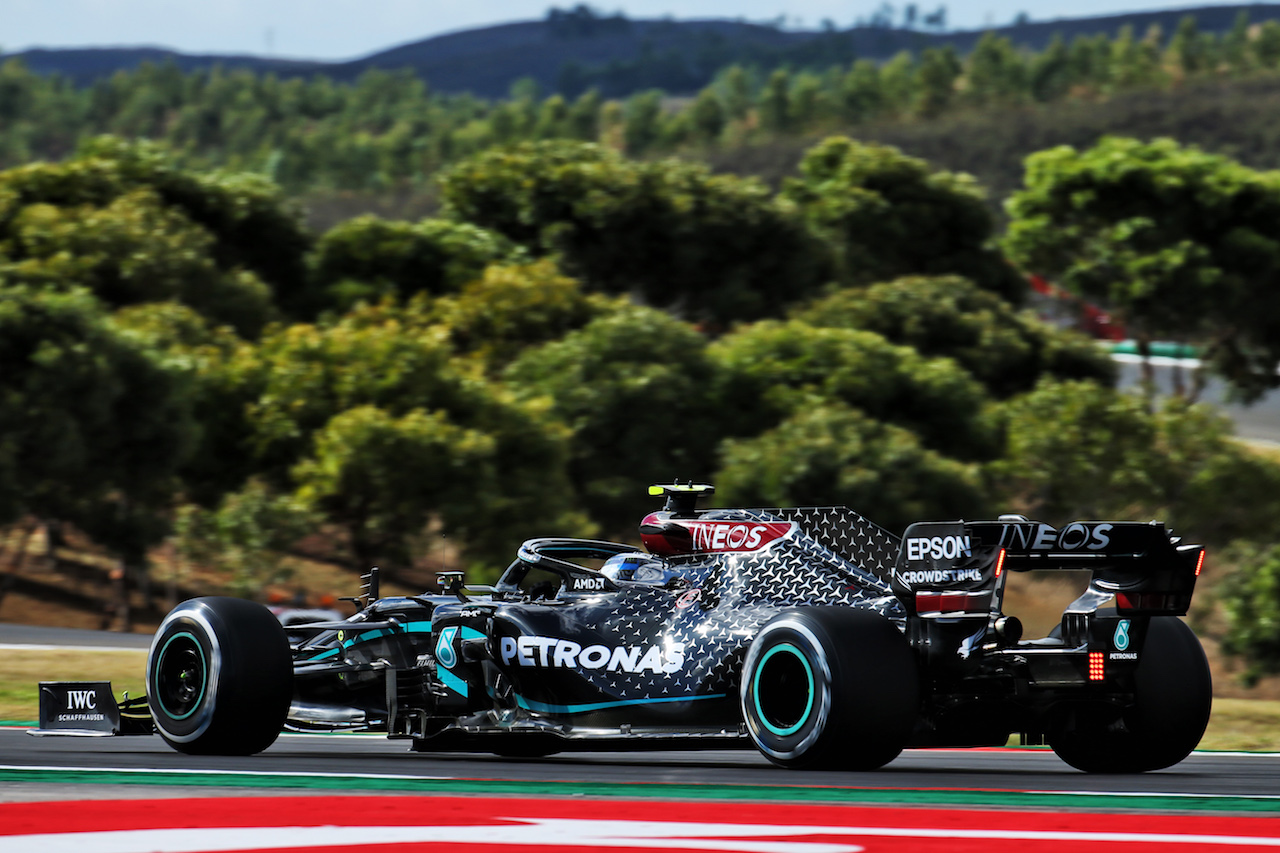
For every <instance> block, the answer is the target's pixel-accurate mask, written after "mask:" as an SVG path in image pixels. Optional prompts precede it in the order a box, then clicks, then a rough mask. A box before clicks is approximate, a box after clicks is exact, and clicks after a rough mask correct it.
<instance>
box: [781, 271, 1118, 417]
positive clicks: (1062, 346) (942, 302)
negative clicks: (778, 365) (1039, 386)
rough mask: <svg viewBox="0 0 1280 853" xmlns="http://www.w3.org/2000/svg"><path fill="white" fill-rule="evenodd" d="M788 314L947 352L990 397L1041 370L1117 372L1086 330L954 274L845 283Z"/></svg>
mask: <svg viewBox="0 0 1280 853" xmlns="http://www.w3.org/2000/svg"><path fill="white" fill-rule="evenodd" d="M792 316H793V317H795V318H796V319H798V320H801V321H803V322H805V323H808V324H809V325H811V326H815V327H820V328H844V329H865V330H867V331H870V332H875V333H877V334H879V335H883V336H884V337H885V338H887V339H888V340H890V341H892V342H893V343H895V344H900V345H905V346H909V347H912V348H913V349H915V350H916V351H917V352H919V353H920V354H921V355H924V356H928V357H931V358H937V357H944V356H945V357H948V358H953V359H955V360H956V361H957V362H958V363H959V364H960V366H961V367H963V368H964V369H965V370H967V371H969V372H970V373H972V374H973V375H974V376H975V377H976V378H977V379H978V380H979V381H980V382H982V384H983V385H985V386H986V388H987V391H988V392H989V393H991V394H992V395H994V396H996V397H1008V396H1010V395H1013V394H1016V393H1020V392H1024V391H1029V390H1031V388H1032V386H1034V385H1035V383H1036V382H1037V381H1038V380H1039V379H1040V377H1041V376H1045V375H1048V376H1055V377H1057V378H1060V379H1090V380H1094V381H1097V382H1101V383H1104V384H1107V385H1110V384H1111V383H1112V382H1114V380H1115V366H1114V365H1113V364H1112V362H1111V360H1110V359H1109V358H1107V356H1106V355H1105V354H1104V353H1103V352H1101V351H1100V350H1099V349H1098V348H1097V347H1096V346H1095V345H1094V344H1093V343H1092V342H1091V341H1089V340H1088V339H1087V338H1085V337H1083V336H1081V335H1077V334H1075V333H1074V332H1067V331H1062V330H1059V329H1055V328H1053V327H1051V326H1049V325H1047V324H1045V323H1042V322H1040V321H1038V320H1036V319H1035V318H1034V317H1033V316H1031V315H1030V314H1024V313H1019V312H1018V311H1017V310H1016V309H1015V308H1014V307H1013V306H1012V305H1010V304H1009V303H1007V302H1005V301H1004V300H1002V299H1000V298H999V297H998V296H996V295H995V294H994V293H991V292H990V291H987V290H983V289H981V288H979V287H977V286H976V285H974V284H973V283H972V282H970V281H969V280H968V279H964V278H960V277H958V276H938V277H933V278H930V277H922V276H909V277H906V278H900V279H895V280H894V281H890V282H882V283H880V284H874V285H872V286H870V287H868V288H866V289H865V290H863V289H857V288H846V289H844V290H839V291H836V292H835V293H833V294H831V295H830V296H826V297H823V298H821V299H818V300H816V301H815V302H813V303H812V304H811V305H808V306H805V307H803V308H800V309H797V310H795V311H793V312H792Z"/></svg>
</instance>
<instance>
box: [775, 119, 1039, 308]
mask: <svg viewBox="0 0 1280 853" xmlns="http://www.w3.org/2000/svg"><path fill="white" fill-rule="evenodd" d="M800 174H801V177H800V178H799V179H790V180H788V181H787V182H786V184H785V186H784V191H783V192H784V195H785V196H786V197H787V198H788V199H789V200H791V201H792V202H794V203H795V204H796V205H797V206H799V208H800V210H801V212H802V214H803V215H804V217H805V219H806V221H807V222H808V223H809V225H810V227H811V228H812V229H813V230H814V232H815V233H817V234H819V235H821V236H822V237H823V238H825V239H826V240H827V241H828V242H829V243H830V244H831V245H832V246H833V247H834V249H835V253H836V258H837V269H838V272H839V275H840V278H841V279H842V280H843V281H844V282H845V283H858V284H865V283H869V282H873V281H886V280H889V279H892V278H897V277H898V276H903V275H941V274H947V273H953V274H957V275H962V276H965V277H966V278H969V279H971V280H972V281H973V282H975V283H976V284H978V285H979V286H981V287H983V288H985V289H987V290H991V291H993V292H994V293H997V294H999V295H1000V296H1002V297H1004V298H1005V299H1009V300H1012V301H1015V302H1016V301H1019V300H1020V299H1021V298H1022V296H1023V293H1024V291H1025V289H1026V285H1025V283H1024V282H1023V281H1022V279H1021V277H1020V276H1018V275H1017V273H1016V272H1015V271H1014V270H1013V269H1012V268H1010V267H1009V265H1008V264H1007V263H1005V261H1004V259H1003V258H1002V257H1001V256H1000V254H999V253H998V252H997V251H996V250H995V249H994V247H993V246H992V245H991V242H992V240H993V238H994V229H995V226H994V222H993V221H992V218H991V214H990V212H989V211H988V210H987V208H986V205H985V204H984V202H983V198H982V193H981V191H980V190H979V189H978V188H977V186H976V185H975V184H974V182H973V179H972V178H970V177H969V176H968V175H954V174H951V173H949V172H931V171H930V169H929V167H928V165H927V164H926V163H925V162H924V161H922V160H917V159H915V158H913V157H907V156H906V155H904V154H902V153H901V152H900V151H898V150H897V149H895V148H889V147H887V146H882V145H871V144H864V143H860V142H855V141H854V140H852V139H848V138H845V137H831V138H829V139H826V140H824V141H823V142H821V143H820V144H818V145H816V146H814V147H813V148H811V149H810V150H809V151H808V152H807V153H806V154H805V156H804V159H803V160H802V161H801V163H800Z"/></svg>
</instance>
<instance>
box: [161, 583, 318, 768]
mask: <svg viewBox="0 0 1280 853" xmlns="http://www.w3.org/2000/svg"><path fill="white" fill-rule="evenodd" d="M292 698H293V659H292V654H291V653H290V651H289V642H288V640H287V639H286V638H285V633H284V628H283V627H281V625H280V623H279V622H278V621H277V620H276V618H275V616H273V615H272V614H271V611H269V610H267V608H265V607H263V606H262V605H260V604H255V603H253V602H251V601H243V600H241V599H238V598H219V597H209V598H195V599H192V600H190V601H187V602H184V603H182V604H180V605H178V606H177V607H175V608H174V609H173V610H172V611H170V613H169V615H168V616H166V617H165V620H164V622H162V623H161V624H160V628H159V630H158V631H156V636H155V639H154V640H152V641H151V651H150V652H149V653H148V655H147V702H148V704H149V705H150V707H151V716H152V718H153V719H154V721H155V725H156V729H157V730H158V731H159V732H160V736H161V737H163V738H164V739H165V741H167V742H168V744H169V745H170V746H172V747H173V748H174V749H176V750H177V751H178V752H184V753H188V754H191V755H252V754H254V753H257V752H261V751H262V750H264V749H266V748H267V747H268V746H270V745H271V744H272V743H274V742H275V739H276V737H277V736H278V735H279V734H280V730H281V729H282V728H283V727H284V721H285V718H286V717H287V716H288V713H289V703H290V701H291V700H292Z"/></svg>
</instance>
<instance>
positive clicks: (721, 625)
mask: <svg viewBox="0 0 1280 853" xmlns="http://www.w3.org/2000/svg"><path fill="white" fill-rule="evenodd" d="M712 491H713V489H712V488H711V487H710V486H699V485H669V486H654V487H651V489H650V493H651V494H653V495H655V496H661V497H665V499H666V505H665V507H664V508H663V509H662V510H661V511H658V512H653V513H651V514H649V515H648V516H647V517H645V519H644V520H643V521H642V522H641V525H640V536H641V539H642V541H643V542H644V545H645V548H646V550H645V551H643V552H642V551H638V550H636V548H635V547H634V546H633V545H627V544H620V543H615V542H604V541H593V540H580V539H534V540H530V541H528V542H525V543H524V544H523V546H521V548H520V550H519V553H518V554H517V557H516V559H515V561H514V562H513V563H512V564H511V565H510V567H509V568H508V569H507V570H506V572H505V573H503V575H502V576H501V578H500V580H499V581H498V583H497V584H496V585H495V586H493V587H487V588H484V589H483V590H479V589H477V588H468V587H464V585H463V584H462V579H461V575H460V574H457V573H452V574H448V575H446V576H443V583H444V585H445V588H446V592H445V593H444V594H437V595H422V596H409V597H386V598H383V597H379V595H378V589H377V587H378V584H377V576H376V571H375V572H374V573H372V574H371V575H370V576H367V581H368V583H367V584H366V587H365V590H364V594H363V595H362V596H361V598H360V599H359V600H358V603H359V604H360V611H359V612H358V613H357V614H356V615H355V616H353V617H352V618H351V619H349V620H345V621H340V622H324V623H315V624H307V625H298V626H292V627H289V628H284V627H282V626H281V625H280V623H279V622H278V621H277V620H276V619H275V618H274V617H273V616H272V614H271V613H270V612H269V611H268V610H267V609H266V608H265V607H262V606H260V605H257V604H254V603H251V602H248V601H242V600H238V599H231V598H198V599H193V600H191V601H187V602H185V603H184V604H181V605H179V606H178V607H177V608H175V609H174V610H173V611H172V612H171V613H170V614H169V615H168V617H167V618H166V619H165V620H164V622H163V624H162V625H161V626H160V628H159V630H158V632H157V633H156V636H155V639H154V641H153V643H152V645H151V651H150V654H149V656H148V660H147V687H148V694H149V696H148V705H149V709H150V717H151V721H152V723H153V724H154V728H155V730H156V731H158V732H159V734H160V735H161V737H163V738H164V739H165V740H166V741H168V742H169V744H171V745H172V746H173V747H174V748H175V749H177V750H179V751H180V752H186V753H215V754H250V753H255V752H259V751H261V750H263V749H266V748H267V747H268V746H270V745H271V744H272V742H273V741H275V739H276V737H277V735H278V734H279V732H280V731H281V730H282V729H285V728H288V729H292V730H307V731H310V730H324V731H333V730H352V731H382V732H386V733H387V735H388V736H389V737H392V738H405V739H408V740H410V741H411V742H412V745H413V749H414V750H417V751H420V752H437V751H457V750H468V751H486V752H493V753H497V754H499V755H505V756H525V757H530V756H543V755H549V754H551V753H555V752H558V751H565V750H601V749H603V750H639V749H692V748H725V747H732V746H743V747H755V748H757V749H759V750H760V752H762V753H763V754H764V755H765V756H767V757H768V758H769V760H770V761H772V762H774V763H775V764H779V765H782V766H784V767H792V768H819V767H820V768H828V769H849V770H867V769H872V768H876V767H880V766H881V765H883V764H885V763H887V762H889V761H891V760H892V759H893V758H894V757H895V756H897V755H898V754H899V752H901V751H902V750H903V749H904V748H910V747H925V746H951V747H957V746H958V747H969V746H989V745H1001V744H1004V743H1005V742H1006V741H1007V740H1008V738H1009V737H1010V735H1011V734H1020V735H1021V738H1022V743H1024V744H1027V743H1033V744H1042V743H1046V742H1047V743H1048V744H1049V745H1050V746H1052V747H1053V749H1054V751H1055V752H1056V753H1057V754H1058V755H1059V756H1061V757H1062V758H1063V760H1065V761H1066V762H1067V763H1069V764H1071V765H1072V766H1074V767H1077V768H1079V769H1081V770H1086V771H1094V772H1138V771H1147V770H1154V769H1158V768H1162V767H1167V766H1169V765H1172V764H1175V763H1177V762H1178V761H1181V760H1182V759H1183V758H1185V757H1186V756H1187V755H1188V754H1189V753H1190V752H1191V750H1192V749H1194V748H1195V746H1196V744H1197V743H1198V742H1199V740H1200V737H1201V736H1202V734H1203V733H1204V729H1205V726H1206V724H1207V722H1208V718H1209V708H1210V702H1211V698H1210V697H1211V684H1210V676H1209V668H1208V665H1207V662H1206V660H1205V655H1204V652H1203V651H1202V649H1201V647H1200V644H1199V642H1198V641H1197V639H1196V637H1195V635H1194V634H1193V633H1192V632H1191V630H1190V629H1189V628H1187V626H1186V625H1185V624H1184V623H1183V622H1182V621H1180V620H1179V619H1177V618H1176V617H1178V616H1180V615H1184V614H1185V613H1186V612H1187V608H1188V606H1189V604H1190V601H1191V594H1192V591H1193V589H1194V586H1195V582H1196V577H1197V575H1198V574H1199V572H1200V568H1201V566H1202V564H1203V561H1204V549H1203V548H1202V547H1201V546H1199V545H1185V544H1181V542H1180V540H1179V539H1177V538H1176V537H1173V536H1171V535H1170V533H1169V531H1168V530H1166V529H1165V527H1164V526H1163V525H1161V524H1158V523H1151V524H1144V523H1136V522H1096V521H1090V522H1076V523H1074V524H1069V525H1067V526H1065V527H1063V528H1061V529H1055V528H1053V527H1051V526H1049V525H1047V524H1041V523H1036V522H1032V521H1028V520H1027V519H1026V518H1024V517H1022V516H1013V515H1007V516H1001V517H1000V518H999V519H998V520H996V521H980V522H963V521H956V522H927V523H918V524H914V525H912V526H911V527H909V528H908V529H907V530H906V532H905V534H904V535H903V537H902V538H901V539H900V538H898V537H897V536H895V535H893V534H891V533H889V532H888V531H886V530H884V529H882V528H880V527H878V526H876V525H875V524H872V523H871V522H869V521H867V520H866V519H865V518H863V517H862V516H860V515H858V514H857V513H855V512H853V511H851V510H849V509H845V508H841V507H835V508H807V509H712V510H703V511H699V510H697V509H696V502H697V499H698V498H699V496H702V495H707V494H710V493H711V492H712ZM1040 569H1085V570H1089V571H1091V572H1092V579H1091V582H1090V583H1089V586H1088V589H1087V591H1086V592H1085V593H1084V594H1083V595H1081V596H1080V597H1079V598H1078V599H1077V600H1076V601H1074V602H1073V603H1071V604H1070V605H1069V606H1068V607H1067V609H1066V611H1065V612H1064V613H1063V615H1062V621H1061V623H1060V625H1059V626H1058V627H1057V628H1056V629H1055V630H1054V631H1053V632H1051V634H1050V635H1049V636H1048V637H1045V638H1042V639H1033V640H1024V639H1023V638H1022V636H1021V634H1022V630H1021V626H1020V624H1019V622H1018V620H1017V619H1016V617H1014V616H1008V615H1005V613H1004V612H1003V607H1002V604H1003V595H1004V589H1005V582H1006V580H1007V578H1008V576H1009V572H1015V571H1016V572H1021V571H1028V570H1040ZM63 686H64V687H65V685H63ZM49 687H56V685H51V686H49ZM81 692H83V691H81ZM108 692H109V691H108ZM60 695H61V694H59V693H57V692H56V691H51V692H50V696H51V698H50V701H49V705H50V706H51V708H52V707H53V706H56V705H57V704H58V696H60ZM81 701H82V702H83V699H82V700H81ZM137 711H138V705H137V700H134V706H133V712H134V715H135V716H136V714H137ZM126 716H128V714H126ZM43 720H44V713H43V710H42V723H43ZM49 725H53V724H52V723H50V724H49ZM47 727H48V726H46V728H47ZM134 728H135V729H137V728H138V727H137V726H136V725H135V726H134Z"/></svg>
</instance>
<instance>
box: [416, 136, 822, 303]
mask: <svg viewBox="0 0 1280 853" xmlns="http://www.w3.org/2000/svg"><path fill="white" fill-rule="evenodd" d="M441 194H442V197H443V199H444V202H445V205H446V208H447V210H448V211H449V212H450V213H451V215H453V216H454V217H456V218H458V219H460V220H463V221H466V222H471V223H474V224H476V225H479V226H480V227H482V228H488V229H491V230H493V231H496V232H498V233H500V234H503V235H504V236H506V237H508V238H509V239H511V240H513V241H515V242H516V243H519V244H521V245H524V246H526V247H528V248H529V249H530V250H531V251H533V252H534V253H536V254H539V255H545V254H552V253H554V254H558V255H559V256H560V258H561V261H562V264H563V266H564V268H565V269H566V271H567V272H569V273H570V274H571V275H574V276H576V277H578V278H579V279H580V280H581V281H582V282H583V284H584V285H585V286H587V287H589V288H593V289H594V288H598V289H603V290H605V291H607V292H611V293H631V294H634V295H636V296H639V297H641V298H643V299H644V300H645V301H646V302H648V303H649V304H652V305H656V306H661V307H671V308H675V309H677V310H679V311H680V312H681V313H682V314H684V315H686V316H688V317H690V318H693V319H697V320H705V321H711V322H716V323H727V322H730V321H733V320H738V319H753V318H756V317H760V316H764V315H766V314H768V313H769V312H770V311H771V310H772V309H773V308H775V307H776V303H777V302H779V301H781V300H783V299H793V298H796V297H798V296H801V295H803V294H805V293H806V292H812V291H813V290H814V289H815V288H816V287H817V286H818V285H819V284H820V283H821V282H822V280H823V278H824V276H825V272H826V267H825V264H824V261H825V254H824V252H823V249H822V247H821V246H820V245H818V244H817V243H816V241H815V240H814V239H813V238H812V237H810V236H809V235H808V233H807V232H806V231H805V229H804V227H803V224H802V223H801V221H800V219H799V217H797V216H796V215H795V213H794V211H793V210H792V209H791V207H790V206H789V205H787V204H785V203H780V202H778V201H777V200H775V199H774V198H772V197H771V196H770V194H769V191H768V190H767V189H766V188H765V187H764V186H763V185H762V184H759V183H757V182H755V181H750V180H743V179H741V178H735V177H732V176H728V175H712V174H710V172H708V170H707V169H706V168H705V167H702V166H697V165H692V164H688V163H682V162H679V161H675V160H667V161H662V162H657V163H640V162H635V161H630V160H626V159H624V158H622V157H621V156H619V155H617V154H615V153H613V152H611V151H608V150H606V149H604V148H601V147H599V146H596V145H588V144H582V143H569V142H554V143H538V144H524V145H518V146H515V147H512V148H504V149H496V150H493V151H489V152H486V153H484V154H482V155H479V156H476V157H473V158H471V159H469V160H467V161H465V162H463V163H460V164H459V165H457V166H455V167H454V168H452V169H451V170H449V171H448V172H447V173H445V175H444V176H443V177H442V179H441Z"/></svg>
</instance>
